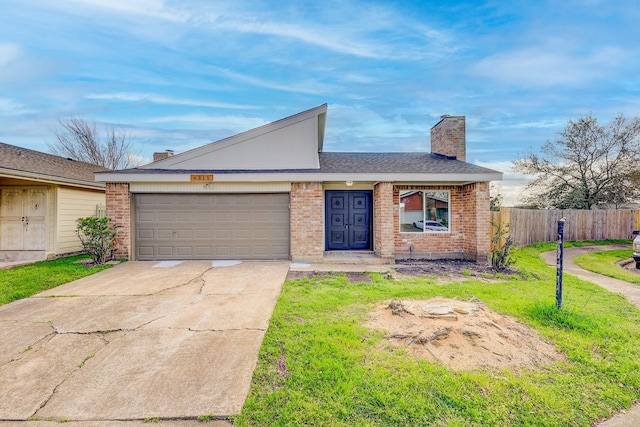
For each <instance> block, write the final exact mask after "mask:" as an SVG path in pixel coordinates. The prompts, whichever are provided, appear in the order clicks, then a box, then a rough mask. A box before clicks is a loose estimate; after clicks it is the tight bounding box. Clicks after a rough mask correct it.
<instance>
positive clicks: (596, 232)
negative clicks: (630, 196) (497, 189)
mask: <svg viewBox="0 0 640 427" xmlns="http://www.w3.org/2000/svg"><path fill="white" fill-rule="evenodd" d="M562 217H564V218H566V223H565V226H564V240H565V241H570V242H574V241H581V240H607V239H632V238H633V237H632V234H631V232H632V231H633V230H637V229H640V210H636V209H624V210H623V209H621V210H575V209H567V210H532V209H518V208H500V211H499V212H497V211H496V212H491V223H492V224H502V225H503V227H504V226H506V225H507V224H508V225H509V233H508V234H509V235H511V238H512V239H513V244H514V245H515V246H526V245H529V244H531V243H536V242H555V241H556V240H557V239H558V220H559V219H560V218H562ZM494 234H495V226H494V225H492V226H491V235H492V236H493V235H494Z"/></svg>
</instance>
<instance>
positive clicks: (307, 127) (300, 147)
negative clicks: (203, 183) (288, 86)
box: [140, 104, 327, 170]
mask: <svg viewBox="0 0 640 427" xmlns="http://www.w3.org/2000/svg"><path fill="white" fill-rule="evenodd" d="M326 113H327V104H324V105H321V106H319V107H316V108H312V109H310V110H307V111H303V112H301V113H298V114H295V115H293V116H290V117H287V118H284V119H282V120H278V121H275V122H273V123H269V124H267V125H264V126H260V127H258V128H255V129H251V130H249V131H246V132H243V133H240V134H237V135H234V136H231V137H229V138H225V139H222V140H220V141H217V142H212V143H210V144H207V145H204V146H202V147H199V148H195V149H193V150H190V151H186V152H184V153H180V154H177V155H175V156H171V157H168V158H166V159H163V160H160V161H157V162H155V163H150V164H148V165H145V166H141V167H140V169H169V170H180V169H183V170H184V169H224V170H265V169H267V170H268V169H271V170H273V169H319V168H320V163H319V159H318V152H319V151H322V146H323V144H324V127H325V123H326Z"/></svg>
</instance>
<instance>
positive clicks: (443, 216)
mask: <svg viewBox="0 0 640 427" xmlns="http://www.w3.org/2000/svg"><path fill="white" fill-rule="evenodd" d="M450 197H451V194H450V192H449V191H448V190H407V191H401V192H400V232H402V233H449V231H450V230H449V224H450V223H451V220H450V213H449V212H450V211H449V205H450Z"/></svg>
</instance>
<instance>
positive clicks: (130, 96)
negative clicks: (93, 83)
mask: <svg viewBox="0 0 640 427" xmlns="http://www.w3.org/2000/svg"><path fill="white" fill-rule="evenodd" d="M85 98H87V99H104V100H109V101H124V102H140V101H146V102H151V103H154V104H167V105H187V106H192V107H209V108H228V109H232V110H252V109H257V108H259V107H256V106H254V105H243V104H229V103H224V102H211V101H200V100H195V99H186V98H172V97H168V96H162V95H155V94H147V93H133V92H116V93H90V94H87V95H86V96H85Z"/></svg>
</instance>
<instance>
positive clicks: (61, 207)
mask: <svg viewBox="0 0 640 427" xmlns="http://www.w3.org/2000/svg"><path fill="white" fill-rule="evenodd" d="M57 196H58V197H57V208H58V211H57V213H58V214H57V222H56V231H57V239H56V241H57V248H56V250H55V252H56V253H57V254H64V253H69V252H76V251H79V250H81V249H82V248H81V246H80V240H78V236H76V220H77V219H78V218H82V217H87V216H94V215H95V214H96V205H98V204H99V203H102V204H103V205H104V203H105V195H104V192H102V191H90V190H78V189H73V188H65V187H59V188H58V191H57Z"/></svg>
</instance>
